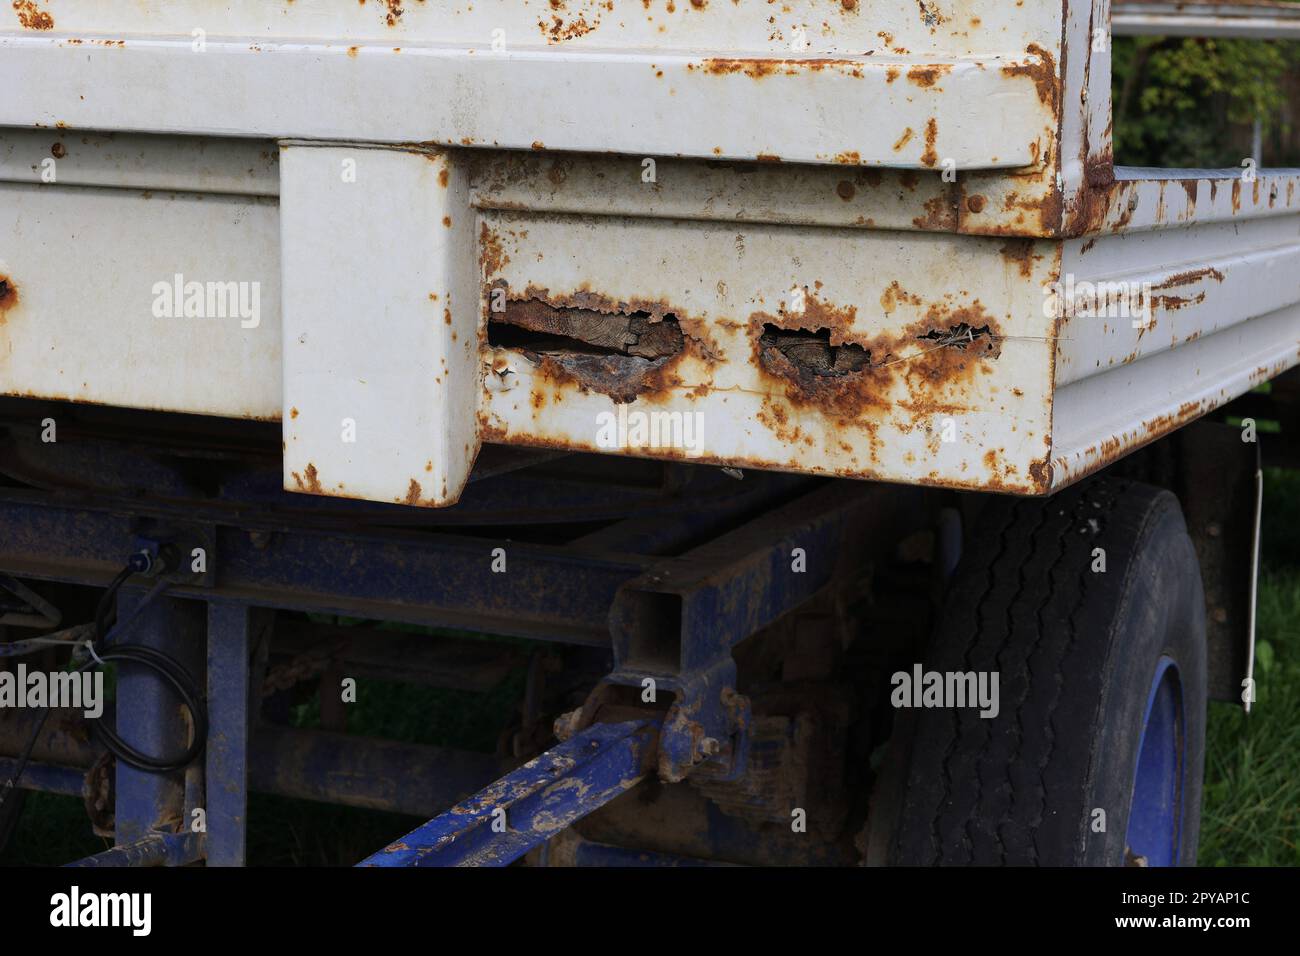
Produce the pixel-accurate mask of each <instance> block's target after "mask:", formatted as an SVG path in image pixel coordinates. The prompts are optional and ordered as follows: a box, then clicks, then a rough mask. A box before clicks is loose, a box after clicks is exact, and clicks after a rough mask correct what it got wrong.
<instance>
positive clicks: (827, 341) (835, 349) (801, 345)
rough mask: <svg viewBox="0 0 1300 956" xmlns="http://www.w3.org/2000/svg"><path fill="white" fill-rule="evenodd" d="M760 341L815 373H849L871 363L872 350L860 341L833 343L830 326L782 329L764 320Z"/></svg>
mask: <svg viewBox="0 0 1300 956" xmlns="http://www.w3.org/2000/svg"><path fill="white" fill-rule="evenodd" d="M758 342H759V345H761V346H762V347H763V349H764V350H769V349H775V350H776V351H778V352H780V353H781V354H782V355H784V356H785V357H786V358H787V359H789V360H790V362H791V363H792V364H793V365H794V366H795V368H797V369H799V370H800V371H806V372H811V373H812V374H814V375H848V374H850V373H852V372H857V371H860V370H861V369H862V368H864V367H865V366H867V365H868V364H870V362H871V353H870V352H868V351H867V350H866V349H864V348H863V347H862V346H861V345H854V344H852V343H848V344H844V345H832V344H831V330H830V329H816V330H814V331H810V330H808V329H795V330H791V329H783V328H781V327H780V326H776V325H772V324H771V323H770V322H768V323H764V325H763V334H762V336H760V338H759V340H758Z"/></svg>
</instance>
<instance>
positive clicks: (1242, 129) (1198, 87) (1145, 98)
mask: <svg viewBox="0 0 1300 956" xmlns="http://www.w3.org/2000/svg"><path fill="white" fill-rule="evenodd" d="M1113 54H1114V55H1113V65H1112V68H1113V74H1112V75H1113V95H1114V110H1115V127H1114V133H1115V154H1116V157H1117V159H1118V161H1119V162H1121V163H1122V164H1124V165H1137V166H1182V167H1195V166H1218V167H1228V166H1238V165H1240V163H1241V160H1242V158H1243V156H1244V153H1243V151H1242V149H1241V143H1242V142H1243V141H1244V142H1246V143H1249V140H1250V127H1251V125H1252V124H1253V123H1254V121H1255V120H1256V119H1258V120H1259V121H1260V124H1261V126H1262V129H1263V132H1264V135H1265V136H1266V137H1267V136H1270V134H1273V133H1276V132H1286V131H1287V128H1288V126H1289V120H1288V121H1285V122H1284V120H1283V117H1284V115H1285V113H1286V110H1287V106H1288V103H1287V96H1286V84H1285V80H1286V78H1287V76H1288V74H1289V73H1290V72H1292V71H1294V69H1295V68H1296V67H1297V66H1298V65H1300V43H1295V42H1264V41H1259V40H1235V39H1218V40H1216V39H1199V38H1192V37H1119V38H1117V39H1116V40H1115V44H1114V51H1113ZM1234 134H1235V135H1234ZM1266 159H1267V160H1268V164H1269V165H1273V166H1276V165H1282V164H1284V163H1285V162H1289V161H1294V157H1280V158H1279V157H1274V156H1271V155H1270V156H1267V157H1266Z"/></svg>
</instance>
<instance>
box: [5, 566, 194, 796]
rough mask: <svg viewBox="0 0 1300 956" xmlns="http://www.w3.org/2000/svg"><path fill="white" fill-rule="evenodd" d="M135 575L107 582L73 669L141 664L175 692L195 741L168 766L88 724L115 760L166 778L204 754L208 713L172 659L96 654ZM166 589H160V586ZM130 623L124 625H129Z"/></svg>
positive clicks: (140, 653)
mask: <svg viewBox="0 0 1300 956" xmlns="http://www.w3.org/2000/svg"><path fill="white" fill-rule="evenodd" d="M134 573H136V568H134V567H132V566H131V565H127V566H126V567H124V568H123V569H122V570H121V571H119V572H118V573H117V575H116V576H115V577H114V578H113V580H112V581H110V582H109V585H108V587H107V588H106V589H105V590H104V593H103V594H102V595H100V598H99V602H98V604H96V605H95V636H94V639H93V641H92V642H91V656H92V660H90V661H88V662H86V663H85V664H83V665H82V666H81V667H79V668H77V672H78V673H80V672H81V671H84V670H87V669H89V668H90V667H92V666H94V664H95V663H96V662H97V661H98V662H104V661H111V660H118V661H127V662H131V663H136V664H141V665H143V666H145V667H148V668H150V669H151V670H153V671H154V672H155V673H157V674H160V675H161V676H162V677H163V679H164V680H166V681H167V682H168V683H169V684H171V686H172V689H173V690H175V691H176V693H177V695H178V696H179V697H180V699H181V702H182V703H183V704H185V706H186V707H187V708H188V709H189V712H190V717H191V720H192V723H193V726H194V738H193V740H192V741H191V742H190V745H189V746H188V747H187V748H186V749H185V752H184V753H183V754H181V755H180V756H179V757H177V758H176V759H174V760H168V759H166V758H163V757H151V756H150V755H149V754H146V753H144V752H143V751H141V750H137V749H136V748H135V747H132V746H131V745H130V744H128V743H127V742H126V741H125V740H123V739H122V738H121V737H119V736H118V734H117V731H115V730H114V729H113V728H111V727H109V726H107V724H106V723H104V722H103V721H102V720H96V721H94V723H92V724H91V735H92V736H93V737H95V738H96V739H97V740H98V741H99V742H100V743H101V744H102V745H103V746H104V749H106V750H107V751H108V752H109V753H111V754H112V755H113V756H114V757H116V758H117V759H118V760H121V761H122V762H123V763H125V764H127V765H128V766H130V767H134V768H135V769H137V770H143V771H145V772H146V773H170V772H172V771H175V770H183V769H185V768H186V767H188V766H189V765H190V764H191V763H192V762H193V761H194V760H195V759H197V758H198V756H199V754H201V753H203V749H204V747H205V746H206V745H207V740H208V711H207V707H206V706H204V703H203V699H202V697H201V696H200V695H199V693H198V691H197V690H195V688H194V682H193V680H192V679H191V678H190V675H189V673H188V672H187V671H186V670H185V668H184V667H182V666H181V664H180V663H179V662H178V661H176V660H175V659H174V658H172V657H169V656H168V655H166V654H164V653H163V652H162V651H159V650H156V649H155V648H152V647H145V646H143V645H135V644H130V645H126V646H123V647H117V648H113V649H112V650H107V649H105V650H100V649H99V646H98V645H101V644H102V643H103V640H104V638H105V637H106V636H107V634H108V619H109V617H110V615H111V614H112V612H113V611H115V610H116V600H115V599H116V597H117V592H118V591H119V590H120V589H121V587H122V585H123V584H125V583H126V580H127V578H129V577H130V576H131V575H132V574H134ZM163 587H165V585H163ZM128 623H129V622H128ZM48 717H49V708H44V709H43V712H42V714H41V717H40V719H39V720H38V721H37V722H36V727H35V729H34V730H33V732H32V735H31V737H30V739H29V740H28V741H27V746H26V747H24V748H23V753H22V755H21V756H20V757H19V759H18V763H17V765H16V767H15V770H14V772H13V774H12V775H11V776H10V777H9V780H8V781H7V782H6V784H5V786H4V789H3V790H2V791H0V809H2V808H3V807H4V805H5V802H6V800H7V799H8V797H9V793H10V792H11V791H13V790H15V789H17V787H18V781H19V780H20V779H22V775H23V771H25V770H26V769H27V764H28V763H29V762H30V760H31V756H32V751H33V750H34V749H35V747H36V741H37V740H38V739H39V738H40V735H41V729H42V728H43V727H44V726H45V721H46V719H47V718H48Z"/></svg>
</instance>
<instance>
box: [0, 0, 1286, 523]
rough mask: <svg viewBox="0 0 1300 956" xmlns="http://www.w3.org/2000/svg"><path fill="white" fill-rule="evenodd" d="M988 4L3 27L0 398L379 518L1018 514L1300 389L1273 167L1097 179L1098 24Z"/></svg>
mask: <svg viewBox="0 0 1300 956" xmlns="http://www.w3.org/2000/svg"><path fill="white" fill-rule="evenodd" d="M986 6H987V5H979V6H978V7H977V5H976V4H974V3H967V2H963V0H936V2H934V3H929V2H927V3H925V4H916V5H915V6H914V5H912V4H908V3H903V4H891V5H883V4H878V5H871V6H870V8H868V6H867V5H863V4H846V3H843V2H840V3H829V2H827V3H823V2H820V0H818V2H814V0H795V2H791V3H789V4H785V5H782V7H781V9H780V10H774V9H771V8H770V7H766V8H764V9H763V10H762V11H755V10H754V9H753V8H751V7H746V6H744V5H739V4H721V3H719V4H701V5H699V6H696V5H695V4H677V5H673V4H664V5H660V4H659V3H658V2H650V3H630V2H629V3H625V2H621V0H615V2H612V3H606V4H601V5H597V4H579V5H575V4H574V3H568V4H561V5H559V6H557V7H547V8H546V10H545V11H540V10H538V9H533V10H530V9H529V8H528V6H527V5H521V4H517V3H507V2H505V0H501V2H491V0H489V2H484V3H476V4H473V5H469V4H455V3H449V2H440V3H421V4H406V5H403V4H401V3H397V4H393V3H389V4H385V5H383V7H382V8H381V7H380V6H378V5H362V4H358V5H356V6H355V8H354V7H353V6H351V5H349V4H342V5H339V4H328V3H324V2H323V0H322V2H298V3H294V4H289V5H285V6H284V7H283V8H277V9H276V15H275V16H267V14H266V10H267V8H266V6H265V5H263V4H254V3H252V2H238V3H233V4H222V5H212V4H210V3H206V2H200V0H193V2H177V3H172V4H167V5H141V4H138V3H134V2H131V3H128V2H126V0H121V2H107V3H99V4H89V3H83V2H76V0H54V2H52V3H36V4H31V5H24V6H23V10H21V11H19V10H16V11H15V12H16V13H18V14H20V15H19V16H17V17H16V21H17V22H15V23H14V24H12V25H10V26H9V27H8V28H5V29H0V47H3V48H4V55H3V56H0V84H3V83H5V82H6V81H7V82H8V83H9V85H10V86H11V87H16V86H17V85H18V84H19V83H21V84H22V88H23V89H24V90H25V91H30V95H25V96H23V97H14V98H10V99H9V100H7V101H5V102H4V103H0V124H9V125H17V126H22V127H25V128H23V129H20V130H18V129H15V130H10V131H8V133H7V134H6V136H5V137H4V138H3V139H2V140H0V190H3V191H4V192H5V195H6V196H12V197H13V201H12V202H10V203H8V204H7V205H6V206H5V207H4V209H3V211H0V320H3V321H4V323H5V325H4V326H3V327H2V328H3V332H0V334H2V335H3V336H4V338H5V341H6V344H7V346H8V355H7V356H4V357H0V388H3V389H4V390H5V391H8V392H10V393H12V394H20V395H38V396H43V397H56V398H72V399H75V400H78V401H93V402H108V403H112V404H122V405H134V406H139V407H147V408H166V409H172V410H178V411H189V412H199V413H203V414H216V415H230V416H243V417H268V418H275V417H279V416H281V414H282V416H283V422H284V426H283V427H284V431H285V444H286V458H285V478H286V482H287V484H288V486H289V487H290V488H296V489H300V490H303V491H309V492H314V493H319V494H339V495H351V496H357V497H363V498H373V499H377V500H383V501H401V502H409V503H412V504H426V505H444V504H449V503H451V502H454V501H455V500H456V498H457V496H458V494H459V490H460V487H461V485H462V484H463V482H464V479H465V477H466V475H467V473H468V469H469V468H470V465H471V464H472V462H473V459H474V456H475V454H476V452H477V449H478V444H479V442H480V441H482V440H486V441H492V442H504V443H509V444H519V445H539V446H545V447H551V448H557V449H570V448H572V449H590V450H597V451H606V452H609V453H613V454H636V455H645V456H652V457H665V458H690V459H692V460H699V461H706V462H715V463H718V464H726V465H732V466H748V467H758V468H773V469H782V470H789V471H797V472H811V473H817V474H830V475H846V476H854V477H861V478H876V479H881V480H890V481H900V482H913V483H927V484H939V485H946V486H952V487H965V488H985V489H994V490H1005V491H1011V492H1016V493H1044V492H1046V491H1048V490H1050V489H1052V488H1055V487H1059V486H1060V485H1062V484H1064V483H1067V482H1069V481H1072V480H1074V479H1076V478H1077V477H1079V476H1080V475H1082V474H1086V473H1087V472H1088V471H1090V470H1093V469H1095V468H1098V467H1101V466H1103V465H1104V464H1106V463H1108V462H1110V461H1112V460H1114V459H1115V458H1116V457H1118V456H1119V455H1122V454H1124V453H1125V452H1126V451H1128V450H1130V449H1131V448H1133V447H1136V446H1137V445H1139V444H1141V443H1142V442H1144V441H1147V440H1149V439H1151V438H1153V437H1156V436H1158V435H1160V434H1163V433H1164V432H1165V431H1167V430H1168V429H1170V428H1173V427H1176V426H1177V425H1178V424H1181V423H1182V422H1184V421H1186V420H1189V419H1190V418H1192V417H1195V416H1196V415H1199V414H1202V413H1204V412H1205V411H1206V410H1208V409H1209V408H1212V407H1214V406H1216V405H1217V404H1220V403H1222V402H1224V401H1227V400H1228V399H1230V398H1232V397H1234V396H1236V395H1238V394H1240V393H1241V392H1242V391H1244V390H1246V389H1248V388H1249V387H1251V385H1253V384H1254V383H1256V382H1258V381H1261V380H1263V379H1264V378H1267V377H1268V376H1270V375H1272V374H1276V373H1277V372H1279V371H1281V370H1283V369H1285V368H1287V367H1289V366H1290V365H1293V364H1295V363H1296V361H1297V354H1296V349H1297V343H1298V342H1300V333H1298V332H1297V328H1296V326H1297V321H1298V319H1297V315H1296V309H1297V308H1298V307H1300V306H1298V303H1300V284H1298V283H1297V281H1296V278H1295V277H1296V275H1297V274H1298V273H1297V270H1296V268H1295V267H1296V265H1297V264H1300V263H1298V262H1297V258H1298V257H1300V246H1298V245H1297V243H1296V241H1295V238H1294V234H1295V228H1296V219H1297V217H1298V215H1300V206H1298V204H1300V198H1297V196H1296V185H1297V182H1300V171H1296V170H1285V171H1267V172H1265V171H1260V172H1259V174H1258V176H1256V177H1254V178H1248V177H1246V176H1243V175H1242V174H1241V173H1240V171H1237V172H1235V173H1234V172H1232V171H1203V170H1188V171H1183V172H1180V173H1166V172H1163V171H1153V170H1124V169H1116V168H1115V167H1114V165H1113V161H1112V148H1111V130H1110V108H1109V104H1110V100H1109V83H1110V60H1109V52H1108V50H1109V44H1108V43H1105V42H1098V38H1099V37H1100V39H1102V40H1104V39H1105V36H1104V31H1105V29H1106V24H1107V23H1108V22H1109V19H1110V2H1109V0H1091V2H1086V3H1069V4H1060V3H1058V2H1055V0H1033V2H1029V3H1026V4H1021V5H1016V6H1014V7H1013V6H1011V5H1000V6H995V7H993V8H988V9H986V8H985V7H986ZM1124 6H1126V7H1130V8H1131V7H1134V6H1135V5H1133V4H1126V5H1124ZM29 7H30V9H28V8H29ZM760 14H761V15H760ZM46 21H48V22H46ZM194 23H203V24H205V26H204V28H203V29H204V31H206V32H205V33H204V36H203V37H195V38H193V39H195V40H202V41H203V42H202V43H201V44H199V45H198V46H195V45H193V44H192V43H191V42H190V40H186V39H185V37H186V35H187V34H188V33H189V31H190V30H191V29H192V24H194ZM497 28H500V29H501V30H503V31H504V34H503V36H501V37H493V36H492V30H493V29H497ZM178 37H179V39H178ZM493 40H499V41H501V42H500V43H498V44H497V45H496V46H494V45H493V42H492V41H493ZM796 40H798V46H797V47H796V46H792V44H793V43H794V41H796ZM200 47H201V48H200ZM92 81H93V82H92ZM289 85H292V87H293V88H294V89H295V90H298V91H300V95H296V96H294V97H284V96H282V95H279V91H280V90H281V89H283V88H287V87H288V86H289ZM126 89H129V90H131V91H132V95H130V96H126V95H122V93H121V91H122V90H126ZM42 125H44V126H49V127H53V128H50V129H32V128H31V127H33V126H42ZM67 125H72V126H80V125H93V126H96V127H99V128H101V129H105V130H112V131H116V132H114V133H113V134H111V135H99V134H95V135H91V134H88V133H87V134H83V133H80V132H76V131H72V130H69V129H66V128H59V127H65V126H67ZM140 130H155V131H169V132H172V133H175V134H177V135H172V136H165V137H157V136H152V137H151V136H144V135H138V133H137V132H130V131H140ZM214 134H216V135H219V137H220V138H212V137H213V135H214ZM288 135H303V136H308V137H310V139H308V140H306V141H296V140H295V141H286V142H285V145H286V146H287V150H286V153H285V155H286V156H292V157H294V158H295V159H294V165H293V166H292V167H291V168H288V169H286V168H285V166H284V164H283V163H278V162H277V157H276V155H275V152H274V151H272V150H271V149H269V147H268V145H267V141H266V139H265V138H264V137H270V136H288ZM239 137H249V139H246V140H245V141H243V142H240V140H239ZM257 137H263V138H261V139H259V138H257ZM326 138H328V139H330V140H335V139H337V140H345V141H346V142H347V143H349V144H351V145H346V146H344V145H340V144H339V143H337V142H323V140H325V139H326ZM363 141H385V144H384V147H383V148H379V149H376V148H373V147H375V146H376V143H375V142H363ZM407 141H419V142H407ZM430 141H437V142H441V143H450V144H455V146H456V147H457V148H454V149H448V150H446V151H439V150H436V149H433V148H430V147H429V146H427V145H420V144H419V143H420V142H424V143H426V144H427V142H430ZM459 147H480V148H478V149H463V148H459ZM486 147H492V148H486ZM495 147H508V148H495ZM578 150H583V151H585V152H560V151H578ZM46 153H48V156H47V155H46ZM670 154H677V155H679V156H684V157H694V158H672V156H671V155H670ZM647 155H656V156H657V157H658V158H657V160H654V161H651V162H648V163H647V161H646V157H647ZM46 159H49V160H51V161H53V162H54V163H55V165H56V168H57V169H58V175H59V177H60V178H59V179H57V180H56V181H50V180H48V179H46V178H44V175H43V174H44V172H45V170H46V169H47V164H46V163H45V160H46ZM348 159H355V160H357V161H358V163H359V170H360V174H359V175H358V176H357V177H356V180H355V181H348V180H347V178H346V176H345V175H344V173H345V169H344V168H343V167H342V164H343V163H344V162H345V161H346V160H348ZM777 159H780V160H783V161H782V162H775V161H774V160H777ZM791 160H796V161H798V162H791ZM368 166H369V167H370V168H371V170H372V172H373V171H377V172H378V175H372V176H370V177H369V178H367V176H366V174H365V169H366V168H367V167H368ZM876 167H885V168H876ZM1004 167H1014V168H1004ZM442 174H446V176H447V177H448V178H447V180H446V182H445V183H444V182H442V181H440V178H439V177H440V176H441V175H442ZM162 190H168V192H165V193H163V192H161V191H162ZM176 190H183V191H182V192H176ZM276 195H279V196H280V201H281V202H282V203H283V205H284V210H283V213H284V214H283V216H281V215H280V214H279V210H278V209H277V207H276V205H275V201H274V198H273V197H275V196H276ZM51 250H58V252H56V253H55V254H51ZM63 250H75V254H73V255H67V256H65V255H62V254H61V253H62V251H63ZM281 274H283V276H284V280H285V286H284V291H283V293H281V290H280V285H279V277H280V275H281ZM173 276H177V277H180V280H181V281H180V282H179V283H178V285H179V288H180V292H179V293H178V294H177V296H176V297H174V298H176V300H177V301H180V302H181V307H180V308H179V309H178V310H177V311H178V312H179V314H180V315H184V314H186V313H185V306H184V302H185V299H186V296H185V289H186V288H187V282H188V280H189V279H191V278H192V279H195V280H198V282H199V284H200V286H204V285H205V284H211V283H216V284H219V285H223V284H225V283H227V282H232V281H233V282H234V284H235V285H236V286H237V287H239V286H240V285H241V284H242V283H252V284H254V285H257V286H258V287H259V288H260V290H261V293H262V296H261V303H260V306H261V308H260V320H259V322H258V323H256V324H255V325H254V326H250V328H249V329H241V330H240V334H238V335H237V336H230V335H229V331H230V330H229V328H227V327H226V326H223V325H221V324H220V323H214V322H212V321H210V320H209V321H196V322H187V321H178V320H176V319H169V320H168V321H167V322H157V321H155V322H150V321H147V320H146V319H145V318H144V317H143V316H142V315H141V309H142V308H147V307H148V306H149V301H148V300H146V301H145V303H144V306H142V305H141V303H140V295H141V292H140V288H141V286H142V285H143V286H144V287H145V288H146V289H151V288H152V287H153V284H154V283H157V282H159V281H161V280H167V279H169V278H171V277H173ZM164 284H165V281H164ZM1088 284H1091V286H1092V293H1088V294H1095V292H1096V289H1097V288H1098V287H1099V286H1100V287H1105V288H1107V289H1109V288H1111V287H1114V286H1116V285H1118V286H1119V287H1121V288H1128V289H1130V290H1132V289H1134V288H1136V289H1137V290H1138V293H1137V295H1138V298H1137V299H1136V300H1134V299H1133V298H1132V297H1131V296H1130V302H1133V301H1137V302H1138V303H1139V307H1141V302H1143V301H1145V304H1146V307H1147V308H1146V311H1145V312H1144V316H1145V318H1144V320H1143V323H1142V324H1140V325H1133V324H1132V322H1131V317H1129V316H1127V315H1125V314H1120V315H1117V316H1109V315H1106V316H1101V317H1100V318H1098V317H1095V316H1093V315H1091V314H1086V315H1085V314H1081V313H1080V312H1079V310H1078V309H1077V308H1075V307H1074V306H1075V305H1077V302H1078V300H1079V299H1080V298H1083V299H1086V298H1087V297H1088V294H1083V295H1080V288H1081V286H1087V285H1088ZM1053 290H1057V291H1053ZM1143 290H1144V291H1143ZM200 291H204V290H203V289H201V290H200ZM1142 295H1145V296H1146V298H1145V300H1143V299H1142V298H1141V296H1142ZM433 296H437V297H438V298H437V299H434V298H433ZM446 296H450V297H451V302H450V303H447V302H446V298H445V297H446ZM281 300H283V310H284V315H285V321H284V322H283V345H284V349H283V352H282V349H281V345H280V336H281V324H282V323H281ZM1049 304H1050V306H1051V307H1048V306H1049ZM199 312H200V313H202V310H201V309H200V310H199ZM151 318H152V317H151ZM230 324H231V323H229V322H227V326H228V325H230ZM234 325H235V326H239V325H240V323H239V322H235V323H234ZM258 328H260V329H261V331H257V329H258ZM254 333H255V334H254ZM268 335H269V336H270V338H268ZM282 354H283V360H282ZM282 366H283V367H282ZM77 382H80V385H78V384H77ZM282 396H283V397H282ZM1121 397H1122V399H1123V400H1122V401H1117V399H1119V398H1121ZM362 419H365V421H366V423H367V424H365V425H364V426H363V423H362ZM348 420H351V421H353V422H354V425H355V426H356V428H357V433H356V438H357V443H356V444H352V443H349V442H348V441H347V440H346V438H344V437H343V436H344V434H345V429H346V421H348ZM656 428H657V429H658V433H656V432H655V431H654V429H656ZM638 429H643V430H640V431H639V430H638ZM664 429H667V441H664V440H663V439H664ZM363 444H364V447H362V445H363Z"/></svg>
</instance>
